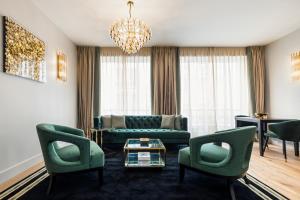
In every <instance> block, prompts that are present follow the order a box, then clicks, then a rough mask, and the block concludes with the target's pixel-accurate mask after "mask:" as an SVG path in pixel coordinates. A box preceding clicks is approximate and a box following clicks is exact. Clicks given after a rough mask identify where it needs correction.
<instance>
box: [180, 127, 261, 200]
mask: <svg viewBox="0 0 300 200" xmlns="http://www.w3.org/2000/svg"><path fill="white" fill-rule="evenodd" d="M255 132H256V127H255V126H248V127H242V128H237V129H230V130H224V131H220V132H217V133H215V134H209V135H205V136H201V137H195V138H192V139H190V147H186V148H183V149H180V151H179V155H178V162H179V167H180V168H179V177H180V182H182V181H183V178H184V174H185V169H191V170H194V171H199V172H201V173H204V174H206V175H211V176H213V177H220V178H224V179H226V180H227V187H228V188H229V191H230V195H231V199H232V200H235V199H236V198H235V192H234V188H233V183H234V181H236V180H237V179H239V178H244V180H245V182H246V183H247V184H248V183H249V180H248V179H247V177H246V174H247V170H248V168H249V162H250V158H251V152H252V147H253V139H254V135H255ZM215 141H219V142H221V143H222V142H224V143H226V144H229V148H230V149H227V148H224V147H222V145H221V146H219V145H215V144H214V143H213V142H215Z"/></svg>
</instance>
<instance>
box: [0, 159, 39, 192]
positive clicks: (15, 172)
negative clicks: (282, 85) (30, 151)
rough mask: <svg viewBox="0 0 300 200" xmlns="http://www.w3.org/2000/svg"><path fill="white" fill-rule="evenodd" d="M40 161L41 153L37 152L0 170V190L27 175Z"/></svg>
mask: <svg viewBox="0 0 300 200" xmlns="http://www.w3.org/2000/svg"><path fill="white" fill-rule="evenodd" d="M40 163H42V155H41V154H37V155H35V156H32V157H30V158H28V159H26V160H24V161H22V162H19V163H17V164H15V165H13V166H11V167H9V168H7V169H5V170H2V171H0V192H1V191H3V190H5V188H7V186H8V185H11V184H13V183H14V182H15V181H17V180H21V179H22V178H24V177H26V176H28V174H31V173H32V172H33V171H34V170H35V169H36V165H38V166H39V165H40ZM36 170H37V169H36ZM17 182H18V181H17ZM8 187H9V186H8Z"/></svg>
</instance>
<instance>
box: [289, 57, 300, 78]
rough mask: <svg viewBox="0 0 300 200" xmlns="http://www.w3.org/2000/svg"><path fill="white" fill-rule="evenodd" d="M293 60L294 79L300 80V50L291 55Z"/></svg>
mask: <svg viewBox="0 0 300 200" xmlns="http://www.w3.org/2000/svg"><path fill="white" fill-rule="evenodd" d="M291 62H292V80H293V81H299V80H300V51H298V52H296V53H293V54H292V55H291Z"/></svg>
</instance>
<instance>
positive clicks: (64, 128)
mask: <svg viewBox="0 0 300 200" xmlns="http://www.w3.org/2000/svg"><path fill="white" fill-rule="evenodd" d="M56 130H57V131H60V132H65V133H68V134H73V135H77V136H81V137H84V136H85V135H84V131H83V130H81V129H78V128H70V127H67V126H60V125H56Z"/></svg>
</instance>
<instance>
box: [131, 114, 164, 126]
mask: <svg viewBox="0 0 300 200" xmlns="http://www.w3.org/2000/svg"><path fill="white" fill-rule="evenodd" d="M161 118H162V117H161V116H157V115H150V116H125V123H126V127H127V128H132V129H136V128H139V129H148V128H160V124H161Z"/></svg>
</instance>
